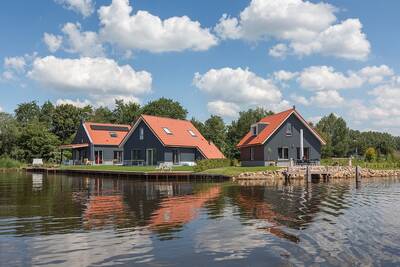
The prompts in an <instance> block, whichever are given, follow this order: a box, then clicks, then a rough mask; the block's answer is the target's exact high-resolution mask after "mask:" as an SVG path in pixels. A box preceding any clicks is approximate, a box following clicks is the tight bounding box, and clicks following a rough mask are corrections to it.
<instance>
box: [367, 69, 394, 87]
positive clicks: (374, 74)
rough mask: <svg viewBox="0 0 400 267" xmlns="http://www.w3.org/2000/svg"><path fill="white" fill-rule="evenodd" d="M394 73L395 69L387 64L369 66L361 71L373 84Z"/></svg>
mask: <svg viewBox="0 0 400 267" xmlns="http://www.w3.org/2000/svg"><path fill="white" fill-rule="evenodd" d="M393 74H394V72H393V70H392V69H391V68H389V67H388V66H386V65H381V66H367V67H365V68H363V69H361V70H360V71H359V75H360V76H361V77H363V78H364V79H366V80H367V81H368V82H369V83H371V84H377V83H381V82H383V81H384V79H385V78H386V77H390V76H393Z"/></svg>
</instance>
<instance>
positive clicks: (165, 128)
mask: <svg viewBox="0 0 400 267" xmlns="http://www.w3.org/2000/svg"><path fill="white" fill-rule="evenodd" d="M162 129H163V130H164V132H165V133H166V134H168V135H172V132H171V130H170V129H169V128H168V127H163V128H162Z"/></svg>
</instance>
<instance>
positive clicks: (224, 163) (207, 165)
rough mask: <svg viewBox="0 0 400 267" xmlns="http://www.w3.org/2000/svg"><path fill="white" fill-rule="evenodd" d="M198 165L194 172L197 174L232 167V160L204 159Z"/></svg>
mask: <svg viewBox="0 0 400 267" xmlns="http://www.w3.org/2000/svg"><path fill="white" fill-rule="evenodd" d="M196 163H197V165H196V166H195V167H194V171H196V172H201V171H205V170H208V169H215V168H222V167H229V166H231V160H230V159H203V160H199V161H197V162H196Z"/></svg>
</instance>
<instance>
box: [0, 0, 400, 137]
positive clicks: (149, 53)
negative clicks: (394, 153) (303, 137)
mask: <svg viewBox="0 0 400 267" xmlns="http://www.w3.org/2000/svg"><path fill="white" fill-rule="evenodd" d="M398 10H400V2H399V1H396V0H386V1H372V0H354V1H348V0H331V1H325V2H322V1H315V0H313V1H303V0H218V1H211V0H202V1H185V0H169V1H165V0H112V1H111V0H41V1H22V0H14V1H6V2H4V3H3V5H2V8H1V9H0V24H1V25H2V26H1V27H0V36H2V41H1V42H0V60H2V62H1V64H0V93H1V97H0V110H1V111H4V112H9V113H12V112H13V110H14V109H15V108H16V107H17V105H18V104H19V103H22V102H28V101H33V100H34V101H37V102H38V103H39V104H43V103H44V102H45V101H47V100H50V101H52V102H54V103H56V104H63V103H71V104H74V105H77V106H82V105H86V104H91V105H93V106H96V107H98V106H108V107H110V108H112V107H113V103H114V99H122V100H124V101H135V102H139V103H141V104H145V103H147V102H148V101H151V100H154V99H157V98H159V97H167V98H172V99H174V100H177V101H179V102H180V103H181V104H182V105H183V106H184V107H186V108H187V109H188V111H189V118H190V117H196V118H197V119H200V120H205V119H207V118H208V117H209V116H210V115H211V114H215V115H219V116H222V117H223V118H224V120H225V121H226V122H229V121H231V120H234V119H236V118H237V117H238V114H239V112H240V111H242V110H247V109H249V108H256V107H263V108H265V109H267V110H272V111H275V112H278V111H282V110H285V109H287V108H290V107H292V106H293V105H295V106H296V108H297V109H298V110H299V111H300V113H302V114H303V116H304V117H305V118H306V119H308V120H309V121H312V122H317V121H318V120H319V119H320V118H321V117H322V116H325V115H327V114H330V113H334V114H337V115H338V116H342V117H343V118H344V119H345V120H346V121H347V122H348V124H349V126H350V127H351V128H354V129H358V130H375V131H387V132H390V133H392V134H395V135H400V106H399V105H398V103H400V66H399V62H400V61H399V58H400V50H399V49H398V47H400V35H399V34H398V25H400V17H399V16H398V14H397V13H398V12H397V11H398Z"/></svg>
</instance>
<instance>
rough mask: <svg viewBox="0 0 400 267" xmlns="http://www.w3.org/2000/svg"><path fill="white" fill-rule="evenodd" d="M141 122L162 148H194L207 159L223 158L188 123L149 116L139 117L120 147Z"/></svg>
mask: <svg viewBox="0 0 400 267" xmlns="http://www.w3.org/2000/svg"><path fill="white" fill-rule="evenodd" d="M141 121H143V122H144V123H146V125H147V126H148V127H149V128H150V129H151V131H152V132H153V133H154V135H155V136H156V137H157V138H158V139H159V140H160V142H161V143H162V144H163V145H164V146H170V147H195V148H197V149H198V150H199V151H200V153H201V154H203V156H204V157H205V158H207V159H216V158H224V155H223V154H222V152H221V151H220V150H219V149H218V148H217V147H216V146H215V145H214V144H213V143H212V142H208V141H207V140H206V139H205V138H204V137H203V136H202V135H201V133H200V132H199V131H198V130H197V129H196V127H194V126H193V124H192V123H191V122H190V121H187V120H177V119H171V118H164V117H156V116H150V115H141V116H140V118H139V119H138V120H137V122H136V123H135V125H134V126H133V127H132V129H131V131H130V132H129V134H128V135H126V137H125V138H124V140H123V141H122V143H121V145H120V146H123V145H124V144H125V142H126V140H128V138H129V137H130V136H131V135H132V133H133V132H134V131H135V129H136V128H137V126H138V125H139V123H140V122H141ZM163 128H167V129H168V130H169V131H170V132H171V133H170V134H169V133H167V132H168V130H164V129H163ZM189 131H192V132H193V133H194V135H195V136H192V134H191V133H190V132H189Z"/></svg>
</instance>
